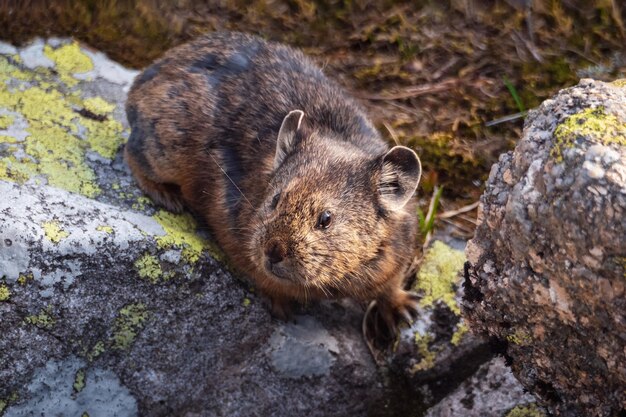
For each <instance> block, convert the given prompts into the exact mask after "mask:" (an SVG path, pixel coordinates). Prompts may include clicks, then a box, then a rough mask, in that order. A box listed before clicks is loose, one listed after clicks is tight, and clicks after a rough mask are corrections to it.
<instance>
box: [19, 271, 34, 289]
mask: <svg viewBox="0 0 626 417" xmlns="http://www.w3.org/2000/svg"><path fill="white" fill-rule="evenodd" d="M34 279H35V277H34V276H33V273H32V272H29V273H27V274H20V276H19V277H18V278H17V283H18V284H20V285H21V286H24V285H26V284H28V282H29V281H33V280H34Z"/></svg>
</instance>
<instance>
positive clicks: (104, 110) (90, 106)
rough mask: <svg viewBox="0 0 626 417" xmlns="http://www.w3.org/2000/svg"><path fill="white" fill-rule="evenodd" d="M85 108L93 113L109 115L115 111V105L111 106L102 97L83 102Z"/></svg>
mask: <svg viewBox="0 0 626 417" xmlns="http://www.w3.org/2000/svg"><path fill="white" fill-rule="evenodd" d="M83 106H85V108H86V109H87V110H89V111H90V112H92V113H95V114H99V115H103V116H104V115H108V114H110V113H111V112H112V111H113V110H114V109H115V104H111V103H109V102H108V101H106V100H104V99H102V98H101V97H91V98H87V99H85V100H84V101H83Z"/></svg>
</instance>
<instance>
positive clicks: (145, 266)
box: [134, 253, 163, 284]
mask: <svg viewBox="0 0 626 417" xmlns="http://www.w3.org/2000/svg"><path fill="white" fill-rule="evenodd" d="M134 266H135V269H136V270H137V273H138V274H139V277H140V278H143V279H147V280H148V281H150V282H151V283H153V284H156V283H157V282H159V280H160V279H161V277H162V276H163V270H162V269H161V264H160V263H159V260H158V259H157V258H156V257H154V256H152V255H150V254H149V253H145V254H144V255H143V256H142V257H141V258H139V259H137V260H136V261H135V263H134Z"/></svg>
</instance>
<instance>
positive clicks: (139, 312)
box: [111, 303, 149, 350]
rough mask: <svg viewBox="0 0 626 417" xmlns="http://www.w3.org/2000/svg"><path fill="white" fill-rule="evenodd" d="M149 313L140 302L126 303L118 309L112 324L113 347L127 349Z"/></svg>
mask: <svg viewBox="0 0 626 417" xmlns="http://www.w3.org/2000/svg"><path fill="white" fill-rule="evenodd" d="M148 316H149V313H148V311H147V309H146V306H145V305H144V304H142V303H136V304H128V305H126V306H125V307H123V308H122V309H121V310H120V311H119V315H118V317H117V319H115V323H114V325H113V333H112V335H111V344H112V347H113V349H117V350H128V349H129V348H130V346H131V345H132V344H133V342H134V341H135V338H136V337H137V334H138V333H139V331H140V330H141V329H143V327H144V324H145V322H146V320H147V319H148Z"/></svg>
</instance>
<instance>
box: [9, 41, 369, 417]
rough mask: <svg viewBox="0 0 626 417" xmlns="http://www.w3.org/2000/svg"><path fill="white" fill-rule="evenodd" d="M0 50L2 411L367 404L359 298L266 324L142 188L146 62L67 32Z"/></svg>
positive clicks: (353, 407) (203, 245)
mask: <svg viewBox="0 0 626 417" xmlns="http://www.w3.org/2000/svg"><path fill="white" fill-rule="evenodd" d="M0 47H1V48H0V51H1V52H2V55H0V268H1V270H0V317H1V319H0V334H2V337H1V338H0V415H1V414H2V413H3V412H4V416H27V415H28V416H34V415H76V416H79V415H81V414H82V413H83V412H86V413H88V414H89V415H90V416H92V417H93V416H102V415H107V416H134V415H149V416H170V415H178V416H270V415H271V416H293V415H307V416H333V415H334V416H346V415H350V416H365V415H367V410H368V409H369V408H370V407H371V406H372V405H373V404H375V403H376V402H377V401H378V400H379V398H380V396H381V395H382V384H381V380H380V377H379V374H378V372H377V369H376V367H375V364H374V363H373V361H372V359H371V356H370V354H369V352H368V350H367V347H366V346H365V344H364V343H363V341H362V339H361V334H360V318H361V314H362V313H361V311H360V310H359V309H358V308H355V306H353V305H352V304H350V303H349V302H337V303H324V305H321V306H311V307H310V308H308V309H307V310H306V311H305V312H303V313H302V315H300V316H298V317H297V318H296V320H295V321H293V322H288V323H285V322H281V321H277V320H275V319H273V318H271V317H270V315H269V313H268V311H267V309H266V308H265V306H264V305H263V302H262V300H261V299H260V297H259V296H257V295H256V294H255V293H254V291H253V290H252V289H250V287H249V286H248V285H247V284H246V283H245V282H243V281H241V280H239V279H237V277H236V276H234V275H233V274H232V273H231V272H229V271H228V269H227V268H225V267H224V264H223V263H221V262H220V261H217V260H216V259H222V255H221V253H220V252H219V250H218V249H217V248H215V246H214V245H213V244H211V243H210V241H208V240H206V239H205V238H204V237H203V236H205V235H204V234H203V231H202V228H201V227H198V226H197V224H196V223H195V221H193V219H192V218H191V217H190V216H188V215H185V216H180V215H172V214H171V213H168V212H165V211H163V210H160V209H159V208H158V207H154V206H153V205H152V204H151V202H150V201H149V200H147V199H145V198H144V197H143V196H142V194H141V192H140V191H139V190H138V189H137V188H136V186H135V185H134V181H133V180H132V178H131V177H130V175H129V172H128V170H127V168H126V166H125V164H124V163H123V161H122V158H121V145H122V144H123V142H124V140H125V138H126V137H127V136H128V131H127V126H126V121H125V117H124V110H123V107H124V100H125V97H126V94H125V91H127V90H128V87H129V85H130V83H131V82H132V77H133V76H134V74H136V72H134V71H128V70H126V69H124V68H122V67H120V66H119V65H117V64H116V63H113V62H111V61H109V60H108V59H106V57H104V55H102V54H99V53H94V52H91V51H87V50H85V48H82V47H80V48H79V47H78V45H76V44H74V43H72V42H70V41H68V40H63V39H52V40H50V41H49V42H46V41H41V40H39V41H36V42H35V43H34V44H33V45H31V46H26V47H24V48H18V49H14V48H11V47H9V46H7V45H6V44H2V45H0ZM46 54H47V55H46ZM33 68H34V70H33ZM53 70H54V71H53ZM75 74H78V75H75ZM81 381H83V382H82V383H81ZM42 413H43V414H42Z"/></svg>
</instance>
